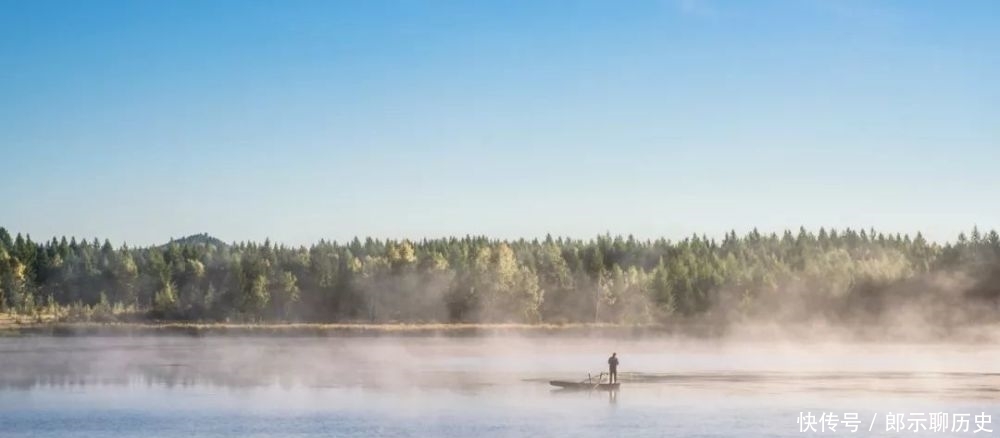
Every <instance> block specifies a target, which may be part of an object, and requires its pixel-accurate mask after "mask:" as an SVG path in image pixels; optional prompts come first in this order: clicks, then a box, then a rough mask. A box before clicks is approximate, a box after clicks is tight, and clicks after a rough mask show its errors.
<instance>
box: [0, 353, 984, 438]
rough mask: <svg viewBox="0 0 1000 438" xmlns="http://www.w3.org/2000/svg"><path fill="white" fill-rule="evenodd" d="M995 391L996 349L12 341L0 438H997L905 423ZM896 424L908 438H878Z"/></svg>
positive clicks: (2, 378)
mask: <svg viewBox="0 0 1000 438" xmlns="http://www.w3.org/2000/svg"><path fill="white" fill-rule="evenodd" d="M612 351H617V352H618V354H619V356H620V357H621V362H622V364H621V368H620V372H621V378H622V381H623V384H622V388H621V390H619V391H617V392H588V391H585V392H565V391H560V390H555V389H554V388H553V387H551V386H549V385H548V383H547V382H548V380H550V379H562V380H580V379H585V378H586V377H587V373H588V372H590V373H593V374H596V373H598V372H600V371H601V370H602V369H603V364H604V363H605V360H606V358H607V356H608V355H609V354H610V353H611V352H612ZM998 384H1000V349H998V348H996V347H993V346H982V345H960V346H954V345H951V346H944V345H875V344H865V345H838V344H808V345H802V344H799V345H792V344H773V343H763V342H759V343H739V344H734V343H721V342H695V341H688V342H685V341H666V340H656V341H654V340H612V339H602V340H592V339H582V338H514V337H510V338H505V337H489V338H431V337H427V338H412V337H403V338H361V337H348V338H324V339H317V338H302V339H286V338H280V339H278V338H236V339H230V338H157V337H139V338H44V337H39V338H8V339H0V436H2V437H12V438H13V437H57V438H68V437H108V436H134V437H185V438H191V437H237V436H238V437H255V436H260V437H298V436H323V437H326V436H334V437H377V436H384V437H480V438H485V437H520V436H525V437H529V436H530V437H550V436H551V437H555V436H574V437H609V436H627V437H636V438H641V437H660V436H705V437H710V436H719V437H722V436H802V435H806V434H804V433H801V432H800V429H801V427H802V426H800V424H799V423H798V422H797V420H798V419H799V417H800V415H804V414H807V413H810V412H811V413H812V414H813V415H814V416H815V417H817V418H818V417H819V416H820V415H821V414H822V413H824V412H826V413H834V414H837V415H838V418H839V417H842V416H843V414H844V413H857V414H858V416H859V419H860V423H861V424H860V426H858V431H857V432H856V433H851V432H850V431H849V430H847V429H845V427H844V426H843V425H842V424H841V425H840V426H839V427H838V428H837V431H836V432H830V431H826V432H819V431H820V426H819V425H818V424H817V425H816V426H815V428H816V430H817V431H818V432H817V433H815V434H814V435H826V436H901V435H907V436H908V435H922V436H992V435H994V434H997V433H996V432H993V433H987V432H979V433H977V434H973V433H972V431H973V430H975V429H976V424H975V421H974V417H970V419H969V422H970V426H969V431H968V432H966V433H961V432H956V433H952V432H951V431H950V429H951V428H952V427H953V426H952V425H949V427H948V430H949V431H948V432H932V431H929V430H923V429H920V424H923V425H924V427H925V428H926V426H928V423H927V421H926V420H925V421H915V419H919V418H928V417H929V416H930V414H931V413H937V412H946V413H951V414H955V413H963V414H973V415H975V414H984V413H985V414H986V415H990V416H991V417H990V419H991V421H992V419H993V418H994V417H996V416H997V415H998V414H1000V392H998V388H1000V386H998ZM889 413H892V414H894V415H895V414H899V413H903V414H904V418H903V421H904V426H903V428H904V429H905V428H906V427H907V426H906V425H911V426H913V428H916V429H918V431H917V432H913V431H912V429H911V430H910V431H905V432H895V431H893V432H886V419H885V416H886V414H889ZM914 414H925V416H923V417H921V416H920V415H914ZM893 418H895V417H893ZM873 419H874V420H875V421H874V423H872V420H873ZM996 421H997V422H998V423H1000V418H997V420H996ZM984 426H985V428H986V429H996V428H995V427H993V424H992V423H990V424H985V425H984ZM869 427H870V428H871V429H872V431H869Z"/></svg>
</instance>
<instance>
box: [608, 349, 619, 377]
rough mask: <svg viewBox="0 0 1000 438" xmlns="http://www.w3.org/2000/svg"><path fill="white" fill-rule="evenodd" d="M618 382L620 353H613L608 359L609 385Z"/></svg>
mask: <svg viewBox="0 0 1000 438" xmlns="http://www.w3.org/2000/svg"><path fill="white" fill-rule="evenodd" d="M616 382H618V353H611V357H609V358H608V383H616Z"/></svg>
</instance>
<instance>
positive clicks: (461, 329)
mask: <svg viewBox="0 0 1000 438" xmlns="http://www.w3.org/2000/svg"><path fill="white" fill-rule="evenodd" d="M672 334H677V333H676V332H674V331H673V330H671V329H670V328H669V327H667V326H663V325H625V324H584V323H576V324H517V323H511V324H476V323H412V324H402V323H383V324H373V323H260V324H254V323H193V322H192V323H188V322H124V323H120V322H108V323H102V322H42V323H23V324H3V325H0V337H19V336H53V337H77V336H109V337H113V336H126V337H127V336H178V335H180V336H194V337H198V336H223V337H224V336H274V337H337V336H373V337H376V336H454V337H475V336H495V335H518V336H551V335H578V336H630V337H632V336H648V335H661V336H664V335H666V336H669V335H672Z"/></svg>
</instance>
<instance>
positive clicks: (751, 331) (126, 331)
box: [0, 320, 1000, 345]
mask: <svg viewBox="0 0 1000 438" xmlns="http://www.w3.org/2000/svg"><path fill="white" fill-rule="evenodd" d="M159 336H163V337H169V336H182V337H219V338H226V337H275V338H283V337H284V338H309V337H311V338H324V337H330V338H336V337H372V338H375V337H454V338H470V337H492V336H516V337H524V338H532V337H536V338H541V337H566V338H580V337H590V338H610V339H667V338H674V339H677V340H688V341H710V342H723V343H728V342H741V343H759V342H766V343H778V344H811V345H821V344H830V343H845V342H847V343H855V344H873V345H877V344H882V343H904V344H939V343H948V344H955V345H977V344H983V343H997V342H1000V324H983V325H968V326H963V327H951V328H936V329H926V330H923V331H913V328H912V327H893V326H871V327H854V328H849V327H838V326H830V325H816V324H810V323H799V324H787V325H786V324H775V323H771V324H767V323H765V324H748V325H739V324H736V325H716V324H709V323H698V322H693V321H687V322H676V323H673V324H646V325H636V324H613V323H565V324H552V323H538V324H524V323H359V322H353V323H224V322H218V323H217V322H179V321H140V322H56V321H51V320H50V321H43V322H13V321H10V320H7V321H2V320H0V339H3V338H28V337H65V338H72V337H159Z"/></svg>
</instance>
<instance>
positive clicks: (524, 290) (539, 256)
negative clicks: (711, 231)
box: [0, 228, 1000, 325]
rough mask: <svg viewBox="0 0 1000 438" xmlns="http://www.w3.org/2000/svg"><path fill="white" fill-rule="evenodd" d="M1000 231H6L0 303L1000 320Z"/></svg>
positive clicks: (154, 314)
mask: <svg viewBox="0 0 1000 438" xmlns="http://www.w3.org/2000/svg"><path fill="white" fill-rule="evenodd" d="M998 297H1000V237H998V235H997V232H996V231H990V232H987V233H982V232H980V230H978V229H976V228H974V229H973V230H972V231H971V232H970V233H968V234H966V233H963V234H961V235H959V236H958V238H957V240H956V241H955V242H951V243H946V244H943V245H942V244H937V243H934V242H929V241H927V240H925V239H924V237H923V236H922V235H921V234H919V233H918V234H916V235H915V236H912V237H911V236H909V235H900V234H886V233H881V232H877V231H875V230H853V229H843V230H835V229H823V228H821V229H819V230H817V231H809V230H806V229H804V228H802V229H799V230H798V231H797V232H792V231H785V232H783V233H780V234H779V233H767V234H763V233H760V232H758V231H757V230H754V231H751V232H749V233H747V234H746V235H743V236H738V235H737V234H736V233H735V232H730V233H727V234H726V235H725V236H724V237H723V238H722V239H721V240H718V239H710V238H707V237H705V236H697V235H695V236H691V237H689V238H685V239H683V240H677V241H671V240H666V239H656V240H639V239H636V238H634V237H631V236H611V235H601V236H597V237H596V238H593V239H589V240H579V239H569V238H553V237H546V238H544V239H536V240H524V239H522V240H513V241H511V240H497V239H490V238H487V237H462V238H443V239H429V240H420V241H410V240H378V239H371V238H369V239H364V240H361V239H358V238H355V239H353V240H352V241H350V242H344V243H338V242H331V241H325V240H321V241H319V242H317V243H315V244H313V245H311V246H308V247H305V246H298V247H289V246H284V245H276V244H274V243H272V242H270V241H265V242H262V243H260V242H241V243H233V244H226V243H224V242H222V241H219V240H218V239H214V238H212V237H209V236H207V235H195V236H191V237H188V238H184V239H180V240H174V241H171V242H170V243H168V244H165V245H161V246H152V247H143V248H131V247H128V246H125V245H122V246H120V247H114V246H113V245H112V244H111V243H110V242H109V241H108V240H104V241H103V242H101V241H99V240H97V239H94V240H86V239H80V240H78V239H76V238H69V239H67V238H66V237H61V238H53V239H51V240H47V241H43V242H35V241H33V240H32V239H31V237H30V236H26V235H21V234H17V235H16V236H14V237H12V236H11V234H10V233H9V232H8V231H7V230H5V229H3V228H0V310H2V311H5V312H10V313H16V314H21V315H38V314H41V313H45V312H47V313H55V314H58V315H59V318H61V319H64V320H94V321H112V320H184V321H239V322H272V321H273V322H375V323H381V322H524V323H538V322H547V323H557V324H558V323H569V322H584V323H589V322H603V323H622V324H649V323H677V322H685V321H711V322H716V323H728V322H732V321H741V320H773V321H806V320H811V319H822V320H825V321H832V322H837V323H859V322H864V323H869V322H872V321H880V320H886V319H891V318H899V317H902V316H906V317H908V318H912V317H916V318H918V319H919V320H921V321H923V322H927V323H933V324H940V325H958V324H965V323H972V322H995V321H997V320H1000V307H998Z"/></svg>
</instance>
